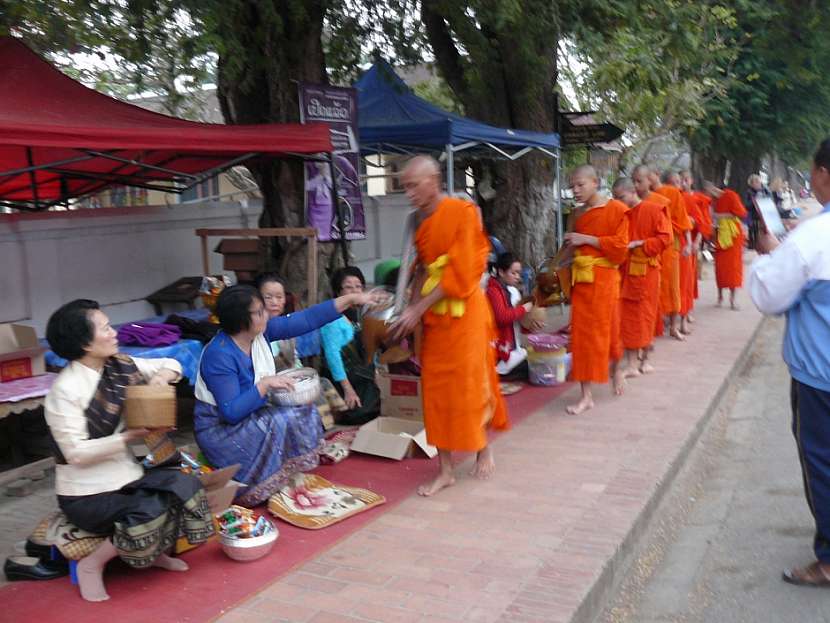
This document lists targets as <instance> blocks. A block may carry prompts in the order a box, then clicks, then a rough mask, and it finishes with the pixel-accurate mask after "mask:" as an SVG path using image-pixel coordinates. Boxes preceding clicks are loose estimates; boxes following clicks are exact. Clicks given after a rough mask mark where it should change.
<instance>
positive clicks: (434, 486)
mask: <svg viewBox="0 0 830 623" xmlns="http://www.w3.org/2000/svg"><path fill="white" fill-rule="evenodd" d="M454 484H455V477H454V476H453V475H452V474H443V473H442V474H438V477H437V478H436V479H435V480H433V481H432V482H431V483H429V484H428V485H421V486H420V487H418V495H420V496H422V497H425V498H428V497H431V496H433V495H435V494H436V493H438V492H439V491H440V490H441V489H446V488H447V487H452V486H453V485H454Z"/></svg>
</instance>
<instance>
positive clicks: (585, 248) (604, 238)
mask: <svg viewBox="0 0 830 623" xmlns="http://www.w3.org/2000/svg"><path fill="white" fill-rule="evenodd" d="M571 188H572V189H573V193H574V198H575V199H576V201H577V202H578V203H580V204H582V205H583V206H584V209H583V210H582V211H581V212H580V213H579V216H578V217H577V219H576V222H575V223H574V231H573V232H569V233H567V234H565V243H566V244H567V245H568V247H570V248H571V249H572V250H573V265H572V266H571V276H572V283H573V287H572V288H571V351H572V356H573V368H572V370H571V378H572V380H574V381H579V383H580V385H581V389H582V395H581V398H580V400H579V402H577V403H575V404H572V405H569V406H568V407H567V412H568V413H570V414H571V415H578V414H580V413H582V412H583V411H587V410H588V409H591V408H593V406H594V396H593V391H592V388H591V385H592V384H593V383H607V382H608V368H609V363H610V361H611V359H612V354H613V353H612V350H613V344H614V341H615V340H616V341H617V342H618V341H619V339H618V338H619V333H620V309H619V304H620V271H619V267H620V264H622V263H623V262H624V261H625V258H626V256H627V255H628V219H627V218H626V212H628V206H626V205H625V204H624V203H622V202H620V201H617V200H615V199H611V200H608V199H606V198H605V197H603V196H602V195H601V194H600V193H599V192H598V191H599V180H598V178H597V174H596V171H595V170H594V168H593V167H592V166H589V165H583V166H581V167H577V168H576V169H575V170H574V172H573V173H572V174H571ZM623 372H624V371H623V369H622V366H621V365H619V364H617V365H615V370H614V391H615V393H617V394H618V395H619V394H621V393H622V391H623V386H624V382H625V376H624V373H623Z"/></svg>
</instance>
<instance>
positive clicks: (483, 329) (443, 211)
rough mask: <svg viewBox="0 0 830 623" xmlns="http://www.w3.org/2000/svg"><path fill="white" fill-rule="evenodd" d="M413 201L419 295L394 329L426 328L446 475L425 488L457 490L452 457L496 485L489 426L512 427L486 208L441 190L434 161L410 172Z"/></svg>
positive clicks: (406, 181)
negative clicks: (465, 460)
mask: <svg viewBox="0 0 830 623" xmlns="http://www.w3.org/2000/svg"><path fill="white" fill-rule="evenodd" d="M403 186H404V189H405V190H406V195H407V197H408V198H409V200H410V201H411V202H412V204H413V205H414V206H415V207H416V208H417V210H418V215H419V217H420V224H419V225H418V229H417V231H416V232H415V247H416V249H417V253H418V256H417V260H416V269H415V278H414V279H415V281H414V284H413V288H412V291H413V295H412V299H411V300H410V302H409V305H408V306H407V308H406V309H405V310H404V311H403V313H402V314H401V318H400V319H399V320H398V322H397V323H395V325H394V326H393V327H392V329H391V332H392V335H393V337H397V338H400V337H403V336H406V335H409V334H410V333H412V331H413V330H414V329H415V327H416V326H417V325H418V324H419V323H421V324H422V325H423V338H422V343H421V388H422V392H423V407H424V426H425V428H426V433H427V441H428V442H429V443H430V444H432V445H434V446H435V447H437V448H438V457H439V463H440V465H439V472H438V476H437V477H436V478H435V479H434V480H433V481H432V482H431V483H429V484H426V485H423V486H421V487H420V488H419V489H418V493H419V494H420V495H423V496H431V495H434V494H435V493H437V492H438V491H440V490H441V489H443V488H444V487H449V486H450V485H452V484H454V483H455V475H454V473H453V463H452V453H453V452H454V451H459V452H476V453H477V457H476V465H475V468H474V469H473V475H475V476H477V477H479V478H489V477H490V476H491V475H492V473H493V470H494V468H495V463H494V461H493V453H492V450H491V448H490V446H489V445H488V443H487V431H486V428H487V426H488V425H491V426H493V427H494V428H501V429H505V428H508V426H509V423H508V418H507V409H506V407H505V404H504V400H503V399H502V397H501V392H500V391H499V381H498V376H497V373H496V352H495V349H494V348H493V346H492V344H493V343H494V342H495V339H496V329H495V324H494V321H493V313H492V311H491V308H490V304H489V303H488V301H487V298H486V297H485V295H484V291H483V290H482V289H481V287H480V286H479V283H480V281H481V276H482V274H483V273H484V271H485V269H486V265H487V256H488V254H489V252H490V242H489V240H488V238H487V234H486V232H485V231H484V225H483V223H482V220H481V213H480V211H479V209H478V208H477V207H476V206H475V205H473V204H472V203H470V202H468V201H465V200H462V199H455V198H453V197H448V196H447V195H445V194H443V193H442V191H441V171H440V168H439V167H438V163H437V162H436V161H435V160H434V159H433V158H428V157H425V156H418V157H416V158H413V159H412V160H410V161H409V163H408V164H407V166H406V168H405V169H404V171H403Z"/></svg>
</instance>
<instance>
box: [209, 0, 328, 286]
mask: <svg viewBox="0 0 830 623" xmlns="http://www.w3.org/2000/svg"><path fill="white" fill-rule="evenodd" d="M326 6H327V3H326V2H325V1H324V0H306V1H305V2H304V3H303V4H302V5H301V6H299V5H296V3H291V2H283V1H281V0H271V2H270V3H257V2H249V1H247V0H230V1H229V2H226V3H223V5H222V15H221V16H217V18H219V17H221V19H217V27H216V28H217V32H216V34H217V36H218V38H219V42H220V43H219V46H218V48H219V61H218V74H217V95H218V99H219V104H220V106H221V108H222V115H223V117H224V119H225V121H226V123H229V124H255V123H297V122H299V104H298V101H297V82H300V81H304V82H312V83H317V84H325V83H327V82H328V79H327V76H326V71H325V58H324V54H323V46H322V32H323V18H324V15H325V11H326ZM247 166H248V169H249V170H250V171H251V174H252V175H253V176H254V178H255V179H256V181H257V184H258V185H259V187H260V190H261V191H262V197H263V213H262V217H261V219H260V226H261V227H304V226H305V224H306V219H305V200H304V192H305V190H304V189H305V184H304V174H303V164H302V162H301V161H299V160H297V159H274V158H263V159H261V160H259V161H256V162H252V163H250V164H248V165H247ZM271 249H272V253H271V256H270V258H269V259H270V261H269V263H268V264H269V268H270V269H272V270H276V271H278V272H279V273H280V275H281V276H282V277H283V278H284V279H285V280H286V282H287V285H288V288H289V290H291V291H292V292H294V293H296V294H301V295H302V294H303V293H306V284H307V281H306V275H307V261H306V254H307V251H306V244H305V242H303V241H301V240H298V239H284V238H283V239H279V238H278V239H273V241H272V243H271ZM318 249H319V250H320V251H319V255H320V257H319V259H318V266H319V275H318V283H319V284H320V288H319V290H318V296H319V295H322V294H323V293H324V292H325V291H327V289H328V288H327V285H326V284H327V279H326V276H325V272H326V270H327V269H330V268H331V267H332V265H333V263H334V262H336V259H337V258H336V254H335V252H334V251H335V245H334V244H320V245H318ZM306 294H307V293H306Z"/></svg>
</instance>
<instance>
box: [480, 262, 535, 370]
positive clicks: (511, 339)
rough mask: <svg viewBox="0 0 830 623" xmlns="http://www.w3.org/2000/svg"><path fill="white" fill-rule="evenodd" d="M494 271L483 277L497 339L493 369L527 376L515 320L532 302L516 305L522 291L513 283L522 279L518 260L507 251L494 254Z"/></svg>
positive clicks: (526, 310)
mask: <svg viewBox="0 0 830 623" xmlns="http://www.w3.org/2000/svg"><path fill="white" fill-rule="evenodd" d="M493 268H494V269H495V274H494V275H492V276H491V277H490V279H489V280H488V281H487V290H486V294H487V300H488V301H490V306H491V307H492V308H493V317H494V319H495V321H496V330H497V331H498V341H497V342H496V358H497V360H498V363H497V364H496V371H497V372H498V373H499V376H506V375H511V378H523V379H526V378H527V373H528V371H527V350H525V349H524V348H522V346H521V344H520V341H519V334H520V329H519V321H520V320H521V319H522V318H524V317H525V315H526V314H527V313H528V312H529V311H530V310H532V309H533V303H531V302H529V301H528V302H527V303H524V304H523V305H519V301H520V300H521V298H522V295H521V294H520V293H519V290H518V289H517V286H518V285H519V284H520V283H521V282H522V263H521V262H520V261H519V260H517V259H516V256H515V255H513V254H512V253H510V252H506V253H502V254H501V255H499V256H498V257H497V258H496V263H495V265H494V267H493Z"/></svg>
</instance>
